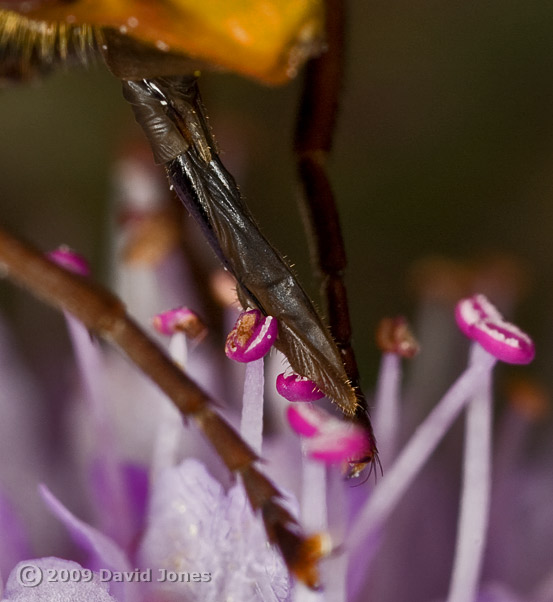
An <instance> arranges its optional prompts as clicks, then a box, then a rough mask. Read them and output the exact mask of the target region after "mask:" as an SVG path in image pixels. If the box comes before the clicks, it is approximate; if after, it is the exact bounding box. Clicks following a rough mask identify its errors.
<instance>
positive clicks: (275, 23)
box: [0, 0, 323, 84]
mask: <svg viewBox="0 0 553 602" xmlns="http://www.w3.org/2000/svg"><path fill="white" fill-rule="evenodd" d="M0 7H2V8H4V7H8V8H10V12H11V11H18V12H19V13H20V14H21V15H23V16H24V17H26V18H27V19H29V21H36V22H38V23H42V24H43V25H39V26H38V28H39V30H40V28H41V27H45V28H47V27H48V26H49V25H46V24H47V23H48V24H50V26H51V25H53V24H57V26H59V27H60V29H59V30H58V31H60V32H62V31H63V28H62V26H61V24H64V25H65V26H79V25H89V26H96V27H99V28H109V29H111V30H116V31H118V32H119V33H120V34H122V35H124V36H126V37H128V38H129V39H132V40H134V41H138V42H140V43H142V44H144V45H147V46H150V47H151V48H155V49H157V50H158V51H161V52H164V53H173V54H178V55H185V56H187V57H190V58H192V59H194V60H196V61H199V62H200V63H202V64H203V65H209V66H212V67H216V68H221V69H226V70H230V71H234V72H236V73H240V74H242V75H246V76H248V77H252V78H254V79H258V80H260V81H263V82H265V83H269V84H279V83H283V82H285V81H287V80H289V79H290V78H292V77H294V76H295V75H296V72H297V70H298V68H299V67H300V66H301V65H302V64H303V63H304V62H305V60H307V59H308V58H309V57H310V56H313V55H314V54H316V53H318V52H319V51H320V50H321V36H322V25H323V6H322V1H321V0H166V1H164V2H151V1H150V2H147V1H145V0H73V1H70V2H67V1H63V0H42V1H36V2H25V3H18V2H9V1H6V0H4V1H2V0H0ZM19 27H21V24H20V25H19ZM25 27H27V25H25ZM71 31H73V30H72V29H69V30H68V32H67V33H69V32H71ZM34 35H35V33H34V32H33V30H32V29H31V33H30V34H29V41H30V42H33V43H35V39H34V37H33V36H34ZM48 35H51V36H52V34H48ZM53 39H54V40H56V39H57V36H56V34H54V35H53ZM60 39H61V40H63V39H64V38H63V36H62V37H61V38H60ZM27 48H29V42H27ZM60 50H61V46H60ZM174 74H175V73H173V75H174ZM158 75H159V74H158Z"/></svg>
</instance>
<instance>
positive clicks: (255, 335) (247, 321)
mask: <svg viewBox="0 0 553 602" xmlns="http://www.w3.org/2000/svg"><path fill="white" fill-rule="evenodd" d="M277 335H278V324H277V320H276V319H275V318H273V317H272V316H263V314H262V313H261V312H260V311H259V310H258V309H251V310H249V311H245V312H242V313H241V314H240V316H239V317H238V320H237V321H236V324H235V326H234V328H233V329H232V330H231V331H230V332H229V335H228V337H227V342H226V344H225V353H226V355H227V357H229V358H230V359H232V360H235V361H237V362H242V363H246V362H253V361H254V360H258V359H260V358H262V357H264V356H265V355H267V353H269V350H270V349H271V347H272V346H273V345H274V343H275V341H276V339H277Z"/></svg>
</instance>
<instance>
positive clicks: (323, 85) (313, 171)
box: [294, 0, 372, 436]
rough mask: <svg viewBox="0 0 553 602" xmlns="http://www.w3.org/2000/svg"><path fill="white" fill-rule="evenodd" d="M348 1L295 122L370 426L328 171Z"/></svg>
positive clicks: (352, 371) (309, 220) (335, 324)
mask: <svg viewBox="0 0 553 602" xmlns="http://www.w3.org/2000/svg"><path fill="white" fill-rule="evenodd" d="M344 26H345V10H344V0H327V2H326V52H324V53H323V54H322V55H321V56H320V57H318V58H315V59H312V60H311V61H309V63H308V64H307V66H306V70H305V75H304V86H303V94H302V98H301V103H300V109H299V113H298V118H297V123H296V134H295V141H294V150H295V153H296V158H297V169H298V174H299V178H300V180H301V184H302V188H303V194H302V195H301V204H302V205H301V208H302V211H303V214H304V216H305V221H306V226H305V227H306V229H307V230H308V235H309V240H310V245H311V250H312V253H311V255H312V261H313V263H314V264H315V268H316V269H317V271H318V272H319V273H320V274H321V276H322V295H323V297H324V298H325V301H326V308H327V313H328V321H329V326H330V331H331V333H332V336H333V338H334V340H335V341H336V344H337V346H338V348H339V350H340V354H341V356H342V361H343V363H344V368H345V370H346V374H347V375H348V378H349V380H350V381H351V383H352V385H353V387H354V389H355V391H356V393H357V397H358V400H359V408H358V411H357V413H356V418H357V420H359V421H360V422H361V423H362V424H363V425H364V426H366V427H367V429H368V430H369V432H370V433H371V436H372V429H371V427H370V422H369V420H368V413H367V402H366V400H365V397H364V396H363V393H362V392H361V389H360V386H359V369H358V367H357V361H356V359H355V354H354V351H353V347H352V345H351V336H352V330H351V320H350V316H349V308H348V300H347V291H346V286H345V282H344V272H345V269H346V264H347V260H346V251H345V246H344V241H343V238H342V232H341V229H340V221H339V216H338V210H337V207H336V202H335V198H334V193H333V191H332V186H331V183H330V179H329V177H328V173H327V165H326V162H327V156H328V153H329V152H330V150H331V148H332V142H333V136H334V130H335V123H336V113H337V110H338V104H339V97H340V93H341V90H342V74H343V72H344Z"/></svg>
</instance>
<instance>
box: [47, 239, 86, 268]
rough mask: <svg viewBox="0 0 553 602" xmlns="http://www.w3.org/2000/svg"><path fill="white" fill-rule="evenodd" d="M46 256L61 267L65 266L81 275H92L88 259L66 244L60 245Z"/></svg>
mask: <svg viewBox="0 0 553 602" xmlns="http://www.w3.org/2000/svg"><path fill="white" fill-rule="evenodd" d="M46 256H47V257H48V259H51V260H52V261H53V262H54V263H55V264H57V265H59V266H60V267H61V268H65V269H66V270H67V271H69V272H73V273H74V274H78V275H79V276H89V275H90V265H89V263H88V261H87V260H86V259H85V258H84V257H83V256H82V255H79V254H78V253H76V252H75V251H73V250H72V249H70V248H69V247H67V246H65V245H62V246H61V247H58V248H57V249H55V250H54V251H50V252H49V253H47V255H46Z"/></svg>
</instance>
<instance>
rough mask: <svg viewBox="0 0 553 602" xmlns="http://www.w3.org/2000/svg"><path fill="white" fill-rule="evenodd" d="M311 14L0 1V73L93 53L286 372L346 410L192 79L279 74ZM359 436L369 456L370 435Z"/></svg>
mask: <svg viewBox="0 0 553 602" xmlns="http://www.w3.org/2000/svg"><path fill="white" fill-rule="evenodd" d="M323 19H324V15H323V5H322V1H321V0H235V1H233V2H231V1H229V0H203V1H198V0H164V1H159V2H152V1H150V0H28V1H18V0H0V78H1V79H3V80H9V81H16V82H17V81H22V80H26V79H30V78H32V77H34V76H35V75H41V74H43V73H45V72H48V71H49V70H50V69H53V68H55V67H56V66H57V65H58V64H61V63H69V64H71V63H77V64H78V63H86V62H87V60H88V59H89V58H90V57H92V56H100V57H101V58H102V59H103V61H104V62H105V64H106V65H107V67H108V68H109V70H110V71H111V72H112V73H113V74H114V75H115V76H116V77H118V78H119V79H120V80H121V82H122V87H123V95H124V97H125V98H126V100H127V101H128V102H129V103H130V104H131V106H132V108H133V110H134V113H135V117H136V120H137V121H138V123H139V124H140V125H141V127H142V129H143V130H144V132H145V134H146V136H147V138H148V140H149V142H150V145H151V148H152V152H153V155H154V159H155V161H156V163H158V164H161V165H163V166H164V167H165V170H166V173H167V176H168V179H169V182H170V185H171V186H172V187H173V189H174V190H175V192H176V194H177V196H178V197H179V198H180V200H181V201H182V202H183V204H184V205H185V206H186V208H187V209H188V211H189V212H190V214H191V215H192V216H193V217H194V218H195V220H196V221H197V222H198V224H199V225H200V227H201V229H202V231H203V233H204V235H205V237H206V238H207V240H208V242H209V243H210V245H211V247H212V248H213V250H214V251H215V253H216V255H217V256H218V257H219V259H220V260H221V262H222V263H223V265H224V266H225V267H226V268H227V269H228V270H229V271H230V272H231V273H232V274H233V275H234V277H235V278H236V281H237V293H238V296H239V300H240V302H241V304H242V305H243V306H244V307H255V308H258V309H260V310H261V311H262V312H263V313H264V314H265V315H271V316H274V317H275V318H277V320H278V324H279V333H278V342H277V344H276V347H277V348H278V349H280V350H281V351H282V352H283V353H284V355H285V356H286V357H287V359H288V361H289V362H290V365H291V367H292V368H293V369H294V370H295V371H296V372H297V373H299V374H301V375H302V376H305V377H307V378H309V379H311V380H313V381H314V382H315V383H316V384H317V385H318V386H319V387H320V389H321V390H322V391H323V392H324V393H325V394H326V395H327V396H328V397H329V398H330V399H331V400H332V401H334V402H335V403H336V404H337V405H338V406H339V407H340V409H341V410H342V411H343V412H344V414H346V415H347V416H349V417H353V416H354V415H355V414H356V412H357V411H358V399H357V395H356V392H355V390H354V389H353V387H352V386H351V383H350V382H349V380H348V375H347V373H346V371H345V368H344V365H343V362H342V358H341V355H340V352H339V350H338V348H337V346H336V344H335V342H334V340H333V338H332V336H331V334H330V333H329V331H328V329H327V328H326V326H325V324H324V323H323V321H322V319H321V318H320V316H319V314H318V313H317V311H316V310H315V308H314V306H313V304H312V302H311V301H310V299H309V297H308V296H307V294H306V293H305V292H304V290H303V288H302V287H301V285H300V284H299V283H298V281H297V280H296V278H295V276H294V275H293V273H292V272H291V270H290V268H289V266H288V265H287V263H286V262H285V261H284V260H283V258H282V257H281V255H280V254H279V253H278V252H277V251H276V250H275V249H274V248H273V247H272V246H271V245H270V243H269V242H268V241H267V240H266V239H265V237H264V236H263V235H262V234H261V232H260V231H259V229H258V227H257V225H256V222H255V219H254V218H253V216H252V215H251V213H250V212H249V210H248V208H247V207H246V205H245V203H244V201H243V199H242V197H241V195H240V192H239V190H238V187H237V185H236V183H235V181H234V179H233V178H232V176H231V175H230V174H229V173H228V172H227V170H226V169H225V167H224V165H223V164H222V162H221V161H220V159H219V157H218V154H217V147H216V144H215V142H214V139H213V136H212V134H211V131H210V129H209V126H208V124H207V120H206V117H205V110H204V107H203V104H202V101H201V97H200V93H199V90H198V83H197V80H198V74H199V70H200V69H202V68H204V67H211V68H213V67H214V68H217V69H227V70H232V71H235V72H237V73H239V74H242V75H245V76H248V77H252V78H255V79H257V80H259V81H261V82H264V83H269V84H277V83H283V82H285V81H287V80H288V79H290V78H291V77H293V76H294V75H295V74H296V72H297V70H298V69H299V67H300V66H301V64H302V63H303V62H305V61H306V60H307V59H308V58H309V57H310V56H313V55H314V54H316V53H317V52H319V51H320V49H321V45H322V39H321V38H322V30H323ZM369 442H370V444H369V447H370V448H369V449H368V450H367V459H368V460H372V459H374V457H375V456H376V447H375V445H374V438H373V437H372V433H370V437H369ZM363 460H365V459H363ZM363 460H360V462H361V463H362V461H363Z"/></svg>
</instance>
